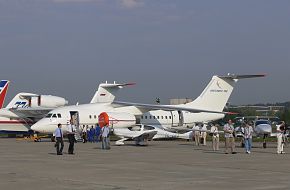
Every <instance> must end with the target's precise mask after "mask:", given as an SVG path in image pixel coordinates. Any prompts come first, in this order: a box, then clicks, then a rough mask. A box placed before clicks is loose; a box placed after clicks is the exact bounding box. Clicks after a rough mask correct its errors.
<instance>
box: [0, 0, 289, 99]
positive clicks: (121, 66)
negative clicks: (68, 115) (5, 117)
mask: <svg viewBox="0 0 290 190" xmlns="http://www.w3.org/2000/svg"><path fill="white" fill-rule="evenodd" d="M0 65H1V67H0V78H1V79H8V80H10V81H11V84H10V89H9V92H8V97H7V99H6V104H7V102H8V101H9V100H10V99H11V98H12V97H13V96H14V95H15V94H16V93H18V92H21V91H25V92H34V93H41V94H53V95H59V96H63V97H66V98H67V99H68V100H69V101H70V103H71V104H75V103H76V102H77V101H78V102H80V103H86V102H89V101H90V99H91V98H92V96H93V94H94V92H95V90H96V88H97V86H98V84H99V83H100V82H103V81H106V80H108V81H114V80H116V81H118V82H136V83H137V85H136V86H134V87H130V88H126V89H123V90H122V92H121V93H120V94H119V98H118V100H124V101H133V102H142V103H153V101H154V100H155V98H156V97H160V98H161V103H168V99H169V98H184V97H188V98H195V97H197V96H198V95H199V94H200V93H201V91H202V90H203V88H204V87H205V85H206V84H207V83H208V82H209V80H210V79H211V77H212V75H214V74H220V75H224V74H227V73H236V74H255V73H267V74H268V75H267V77H266V78H263V79H248V80H243V81H239V83H238V84H237V87H236V88H235V90H234V93H233V94H232V96H231V99H230V102H231V103H232V104H249V103H267V102H283V101H289V100H290V86H289V82H290V1H289V0H278V1H274V0H240V1H238V0H227V1H226V0H212V1H210V0H207V1H205V0H200V1H195V0H0Z"/></svg>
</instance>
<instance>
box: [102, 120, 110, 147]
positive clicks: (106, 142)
mask: <svg viewBox="0 0 290 190" xmlns="http://www.w3.org/2000/svg"><path fill="white" fill-rule="evenodd" d="M109 134H110V128H109V126H108V124H105V125H104V126H103V128H102V129H101V136H102V149H106V150H109V149H110V137H109Z"/></svg>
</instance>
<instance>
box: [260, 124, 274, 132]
mask: <svg viewBox="0 0 290 190" xmlns="http://www.w3.org/2000/svg"><path fill="white" fill-rule="evenodd" d="M261 130H262V131H263V133H266V134H270V133H272V127H271V126H270V125H264V126H262V127H261Z"/></svg>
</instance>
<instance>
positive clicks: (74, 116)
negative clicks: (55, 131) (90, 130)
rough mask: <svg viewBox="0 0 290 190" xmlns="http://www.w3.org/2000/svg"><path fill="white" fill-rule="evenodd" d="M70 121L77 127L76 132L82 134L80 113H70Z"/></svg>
mask: <svg viewBox="0 0 290 190" xmlns="http://www.w3.org/2000/svg"><path fill="white" fill-rule="evenodd" d="M70 119H71V120H72V124H73V125H75V126H76V130H77V132H78V133H80V131H81V129H80V116H79V112H78V111H70Z"/></svg>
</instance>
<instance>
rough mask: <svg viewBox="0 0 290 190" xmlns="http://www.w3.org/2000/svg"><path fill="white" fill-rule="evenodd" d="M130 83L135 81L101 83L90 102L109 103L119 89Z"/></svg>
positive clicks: (130, 84)
mask: <svg viewBox="0 0 290 190" xmlns="http://www.w3.org/2000/svg"><path fill="white" fill-rule="evenodd" d="M132 85H135V83H121V84H118V83H115V82H114V83H107V82H106V83H101V84H100V85H99V88H98V90H97V91H96V93H95V95H94V97H93V98H92V100H91V102H90V103H91V104H92V103H111V102H113V101H114V100H115V98H116V95H117V92H118V91H119V89H121V88H123V87H125V86H132Z"/></svg>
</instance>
